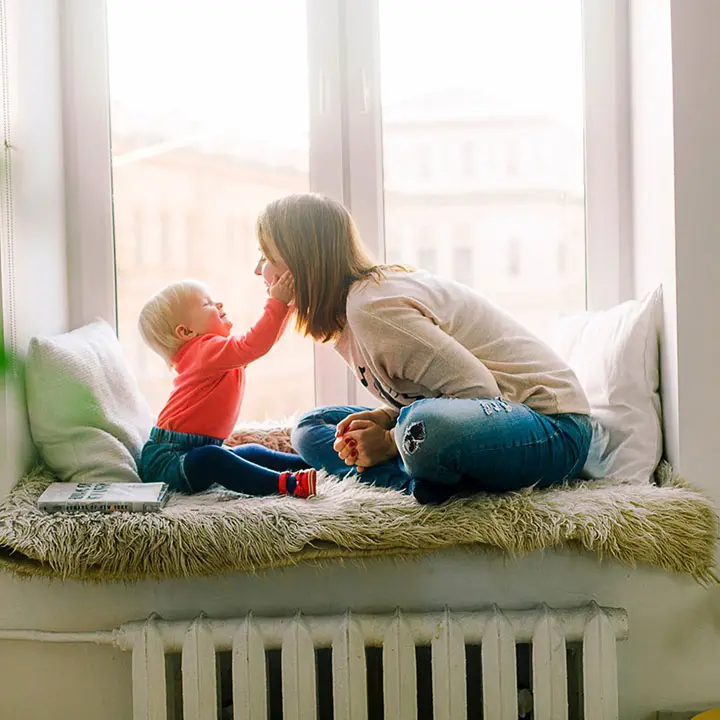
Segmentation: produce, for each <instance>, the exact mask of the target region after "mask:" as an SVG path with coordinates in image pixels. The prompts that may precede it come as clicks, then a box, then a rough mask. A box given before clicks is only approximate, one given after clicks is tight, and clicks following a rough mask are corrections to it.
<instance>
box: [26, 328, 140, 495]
mask: <svg viewBox="0 0 720 720" xmlns="http://www.w3.org/2000/svg"><path fill="white" fill-rule="evenodd" d="M26 383H27V404H28V415H29V418H30V431H31V433H32V438H33V442H34V443H35V445H36V446H37V448H38V451H39V453H40V455H41V457H42V458H43V460H44V461H45V462H46V463H47V465H48V466H49V467H50V468H52V470H54V471H55V473H56V474H57V475H58V477H59V478H60V479H61V480H64V481H72V482H90V481H101V480H108V481H115V482H139V478H138V473H137V460H138V458H139V456H140V450H141V449H142V446H143V444H144V442H145V441H146V440H147V438H148V436H149V434H150V428H151V427H152V422H153V418H152V415H151V413H150V409H149V407H148V405H147V403H146V401H145V399H144V397H143V396H142V394H141V393H140V390H139V388H138V386H137V382H136V381H135V378H134V377H133V375H132V372H131V371H130V368H129V367H128V365H127V363H126V361H125V357H124V356H123V353H122V349H121V347H120V343H119V342H118V339H117V337H116V336H115V333H114V332H113V330H112V328H111V327H110V326H109V325H108V324H107V323H106V322H103V321H98V322H94V323H91V324H89V325H86V326H85V327H82V328H80V329H78V330H73V331H72V332H69V333H65V334H63V335H57V336H55V337H36V338H33V339H32V340H31V341H30V347H29V350H28V357H27V365H26Z"/></svg>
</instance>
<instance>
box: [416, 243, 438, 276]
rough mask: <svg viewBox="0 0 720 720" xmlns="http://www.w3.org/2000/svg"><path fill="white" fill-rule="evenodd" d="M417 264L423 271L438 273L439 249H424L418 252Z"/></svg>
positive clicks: (419, 249)
mask: <svg viewBox="0 0 720 720" xmlns="http://www.w3.org/2000/svg"><path fill="white" fill-rule="evenodd" d="M417 264H418V267H419V268H420V269H421V270H427V271H428V272H430V273H433V274H435V273H437V271H438V263H437V248H434V247H422V248H418V251H417Z"/></svg>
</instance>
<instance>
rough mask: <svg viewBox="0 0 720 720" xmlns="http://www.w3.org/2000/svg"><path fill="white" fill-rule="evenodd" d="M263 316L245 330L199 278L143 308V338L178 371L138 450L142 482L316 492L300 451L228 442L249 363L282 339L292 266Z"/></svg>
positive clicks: (193, 488) (187, 488)
mask: <svg viewBox="0 0 720 720" xmlns="http://www.w3.org/2000/svg"><path fill="white" fill-rule="evenodd" d="M268 294H269V295H270V297H269V298H268V299H267V302H266V303H265V311H264V313H263V315H262V317H261V318H260V320H258V322H257V323H256V324H255V325H254V326H253V327H252V328H251V329H250V330H249V331H248V332H247V333H246V334H245V335H241V336H237V335H231V334H230V330H231V328H232V323H231V322H230V319H229V318H228V317H227V315H226V314H225V312H224V311H223V305H222V303H220V302H215V301H214V300H213V299H212V298H211V297H210V294H209V292H208V290H207V288H206V287H205V286H204V285H202V284H201V283H199V282H197V281H195V280H185V281H182V282H176V283H173V284H172V285H169V286H168V287H166V288H165V289H164V290H162V291H161V292H159V293H158V294H157V295H155V296H154V297H153V298H151V299H150V300H149V301H148V302H147V303H146V304H145V307H143V309H142V311H141V312H140V319H139V329H140V334H141V335H142V338H143V340H144V341H145V342H146V343H147V344H148V345H149V346H150V347H151V348H152V349H153V350H154V351H155V352H156V353H157V354H158V355H160V356H161V357H162V358H163V359H164V360H165V361H166V362H167V364H168V365H169V366H170V367H171V368H172V369H174V370H175V372H176V373H177V376H176V377H175V381H174V387H173V391H172V393H171V395H170V398H169V399H168V401H167V403H166V404H165V407H164V408H163V409H162V412H161V413H160V415H159V417H158V419H157V424H156V426H155V427H154V428H153V429H152V431H151V433H150V439H149V440H148V442H147V443H146V444H145V446H144V447H143V450H142V454H141V457H140V476H141V478H142V480H143V481H144V482H165V483H167V484H168V485H169V487H170V489H171V490H175V491H178V492H184V493H196V492H200V491H202V490H207V488H208V487H210V485H212V484H213V483H218V484H219V485H223V486H224V487H226V488H228V489H229V490H234V491H236V492H241V493H246V494H248V495H277V494H281V495H294V496H295V497H299V498H307V497H310V496H312V495H314V494H315V484H316V472H315V470H313V469H309V468H308V466H307V465H306V464H305V463H304V462H303V461H302V460H301V459H300V458H299V457H298V456H297V455H291V454H289V453H281V452H276V451H273V450H269V449H268V448H265V447H262V446H261V445H241V446H239V447H236V448H234V449H232V450H230V449H228V448H225V447H223V441H224V439H225V438H226V437H227V436H228V435H229V434H230V432H231V431H232V430H233V428H234V427H235V423H236V422H237V418H238V415H239V413H240V405H241V403H242V398H243V391H244V387H245V366H246V365H248V364H249V363H251V362H252V361H253V360H257V359H258V358H260V357H262V356H263V355H265V354H266V353H267V352H268V351H269V350H270V348H271V347H272V346H273V345H274V344H275V343H276V342H277V341H278V339H279V338H280V336H281V335H282V333H283V330H284V329H285V326H286V325H287V321H288V319H289V316H290V312H289V308H288V303H289V302H290V301H291V300H292V298H293V294H294V288H293V280H292V276H291V274H290V273H289V272H286V273H284V274H283V275H282V276H281V277H279V278H277V279H274V280H273V281H272V282H271V283H269V286H268Z"/></svg>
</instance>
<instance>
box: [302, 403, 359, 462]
mask: <svg viewBox="0 0 720 720" xmlns="http://www.w3.org/2000/svg"><path fill="white" fill-rule="evenodd" d="M359 409H360V408H354V407H350V406H348V405H325V406H323V407H319V408H315V409H313V410H308V411H307V412H306V413H303V414H302V415H301V416H300V419H299V420H298V421H297V423H296V424H295V427H294V428H293V429H292V430H291V431H290V442H291V443H292V446H293V447H294V448H295V450H296V451H297V452H299V453H300V454H301V455H302V452H300V448H301V447H302V446H304V445H305V444H307V443H308V442H313V443H314V442H315V441H316V440H317V436H318V434H319V433H322V434H323V435H328V436H329V434H328V431H329V430H331V431H332V435H334V434H335V426H336V425H337V424H338V423H339V422H340V421H341V420H344V419H345V418H346V417H347V416H348V415H350V414H351V413H353V412H357V411H358V410H359Z"/></svg>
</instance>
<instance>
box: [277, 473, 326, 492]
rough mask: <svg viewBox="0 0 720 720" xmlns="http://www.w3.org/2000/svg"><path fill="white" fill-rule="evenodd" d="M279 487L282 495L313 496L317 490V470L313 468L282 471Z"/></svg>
mask: <svg viewBox="0 0 720 720" xmlns="http://www.w3.org/2000/svg"><path fill="white" fill-rule="evenodd" d="M278 489H279V490H280V494H281V495H293V496H294V497H297V498H309V497H312V496H313V495H315V493H316V490H317V472H316V471H315V470H314V469H313V468H310V469H309V470H296V471H295V472H289V471H288V472H281V473H280V480H279V482H278Z"/></svg>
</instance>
